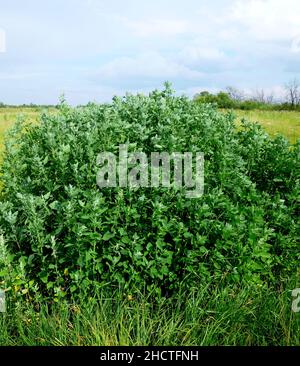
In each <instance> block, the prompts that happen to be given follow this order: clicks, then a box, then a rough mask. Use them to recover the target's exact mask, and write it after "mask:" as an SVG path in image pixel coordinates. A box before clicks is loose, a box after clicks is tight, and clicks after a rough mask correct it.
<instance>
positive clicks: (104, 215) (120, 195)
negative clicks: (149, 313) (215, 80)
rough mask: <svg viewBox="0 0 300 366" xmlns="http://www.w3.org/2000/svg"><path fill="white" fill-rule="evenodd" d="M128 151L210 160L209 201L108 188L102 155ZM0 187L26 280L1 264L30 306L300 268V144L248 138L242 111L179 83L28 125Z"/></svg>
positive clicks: (6, 226) (4, 226) (260, 280)
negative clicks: (46, 299)
mask: <svg viewBox="0 0 300 366" xmlns="http://www.w3.org/2000/svg"><path fill="white" fill-rule="evenodd" d="M124 143H129V144H130V148H131V150H132V151H143V152H145V153H147V155H150V153H151V152H154V151H167V152H169V153H172V152H184V151H191V152H197V151H201V152H203V153H204V156H205V192H204V195H203V196H202V197H200V198H195V199H188V198H186V196H185V194H184V192H182V191H180V190H177V191H176V190H173V189H167V188H140V189H136V190H133V189H127V188H112V189H100V188H99V187H98V186H97V184H96V175H97V171H98V167H97V164H96V157H97V155H98V154H99V153H100V152H103V151H111V152H114V153H116V152H117V149H118V146H119V144H124ZM1 179H2V181H3V184H4V187H3V189H2V192H1V200H0V225H1V230H2V233H1V234H2V237H3V239H2V240H3V241H4V242H5V247H6V248H7V249H8V251H9V253H11V258H10V263H9V266H10V267H11V271H15V272H16V273H15V274H14V276H13V278H12V276H11V275H10V276H9V277H7V271H5V268H7V265H8V264H7V263H4V262H3V261H2V262H1V263H0V266H1V267H0V275H2V277H3V278H4V279H5V280H6V281H7V282H11V283H13V282H14V281H15V278H16V277H17V278H19V279H20V278H22V281H21V282H20V283H19V285H18V287H17V290H16V291H20V292H21V293H22V291H23V293H24V292H25V294H26V296H30V293H33V292H34V291H39V292H41V293H43V294H44V295H46V296H50V297H54V298H55V299H57V298H59V297H61V296H62V297H63V296H66V295H67V294H69V293H71V294H76V293H77V292H78V291H79V290H81V291H82V289H85V290H86V291H92V290H94V289H97V288H101V287H108V288H113V287H119V286H121V287H124V288H127V289H130V288H134V287H135V288H146V289H148V290H149V291H150V290H151V291H157V292H158V293H163V294H170V293H172V292H174V291H176V289H177V286H178V284H179V283H181V284H182V283H185V285H186V286H187V287H190V286H193V287H195V286H197V285H198V284H199V283H200V282H206V281H208V279H209V280H210V281H213V282H215V283H217V282H220V281H223V282H224V283H239V282H247V283H254V284H259V285H262V284H264V283H267V282H269V283H277V282H278V281H280V280H281V279H283V278H286V277H288V276H291V275H292V274H295V272H296V270H297V267H298V265H299V250H298V249H299V248H298V247H297V245H298V244H297V243H299V232H300V230H299V228H300V226H299V144H298V145H296V146H294V147H292V146H290V145H289V143H288V142H287V141H286V140H285V139H283V138H278V139H276V140H274V141H273V140H271V139H270V137H269V136H268V135H267V134H265V133H264V132H263V131H262V130H261V129H259V128H258V127H257V125H245V126H244V128H243V129H242V130H241V131H237V130H236V128H235V124H234V117H233V115H232V114H230V113H228V114H226V115H224V114H221V113H219V112H218V111H217V109H216V108H215V107H214V106H212V105H206V104H198V103H194V102H192V101H190V100H188V99H187V98H186V97H176V96H174V94H173V92H172V90H171V89H170V87H169V86H168V85H166V88H165V89H164V90H163V91H157V90H156V91H153V92H152V93H150V94H149V96H143V95H137V96H132V95H126V96H125V97H124V98H118V97H115V98H114V99H113V101H112V103H111V104H104V105H96V104H91V103H90V104H89V105H88V106H86V107H80V108H71V107H69V106H68V105H66V103H65V102H64V101H62V103H61V105H60V107H59V113H58V114H55V115H53V114H43V115H41V119H40V123H39V124H38V125H36V126H28V125H26V124H24V123H22V122H20V123H18V124H16V126H15V127H14V129H13V130H12V131H11V136H10V138H8V139H7V142H6V152H5V159H4V162H3V165H2V167H1ZM20 263H21V264H22V266H21V268H22V275H20V274H19V272H20V269H19V268H20ZM11 273H12V272H11ZM19 281H20V280H19ZM8 285H9V284H7V286H8ZM37 288H38V290H37ZM26 289H28V290H27V291H26ZM24 290H25V291H24Z"/></svg>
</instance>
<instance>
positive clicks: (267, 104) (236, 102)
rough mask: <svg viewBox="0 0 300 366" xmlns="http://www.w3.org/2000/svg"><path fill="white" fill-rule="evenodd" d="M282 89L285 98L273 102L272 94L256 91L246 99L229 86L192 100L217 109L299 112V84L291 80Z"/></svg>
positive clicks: (200, 94) (206, 92)
mask: <svg viewBox="0 0 300 366" xmlns="http://www.w3.org/2000/svg"><path fill="white" fill-rule="evenodd" d="M284 89H285V96H284V97H283V98H282V99H281V100H275V98H274V95H273V94H272V93H271V94H267V93H266V92H265V91H264V90H263V89H258V90H256V92H255V93H254V94H253V95H252V96H251V97H247V96H246V94H245V93H244V92H243V91H242V90H239V89H237V88H234V87H231V86H230V87H227V88H226V90H225V91H220V92H218V93H216V94H213V93H210V92H208V91H202V92H200V93H198V94H196V95H195V96H194V100H195V101H196V102H199V103H214V104H217V105H218V107H219V108H229V109H243V110H252V109H265V110H296V111H300V82H299V81H298V80H297V79H293V80H291V81H289V82H288V83H286V84H285V86H284Z"/></svg>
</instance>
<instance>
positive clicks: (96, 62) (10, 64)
mask: <svg viewBox="0 0 300 366" xmlns="http://www.w3.org/2000/svg"><path fill="white" fill-rule="evenodd" d="M4 43H5V44H4ZM4 51H5V52H4ZM299 73H300V2H299V1H298V0H285V1H282V0H222V1H221V0H211V1H207V0H206V1H204V0H203V1H201V0H200V1H199V0H185V1H182V0H181V1H179V0H172V1H171V0H151V1H150V0H149V1H147V0H143V1H142V0H123V1H121V0H103V1H101V0H85V1H84V0H81V1H79V0H60V1H58V0H51V1H50V0H49V1H47V0H45V1H37V0H26V1H20V0H19V1H17V0H10V1H4V0H0V85H1V87H0V101H2V102H5V103H11V104H20V103H30V102H33V103H44V104H51V103H57V101H58V99H59V96H60V95H61V94H62V93H65V95H66V98H67V100H68V101H69V102H70V103H71V104H79V103H86V102H88V101H98V102H103V101H109V100H110V99H111V98H112V96H113V95H116V94H117V95H123V94H124V93H125V92H126V91H129V92H133V93H135V92H145V93H146V92H148V91H150V90H152V89H154V88H159V87H161V86H162V84H163V82H164V81H165V80H169V81H171V82H172V84H173V87H174V88H175V89H176V90H177V92H178V93H180V94H182V93H185V94H187V95H189V96H192V95H194V94H195V93H196V92H198V91H201V90H210V91H217V90H220V89H224V88H225V87H226V86H229V85H232V86H235V87H238V88H241V89H243V90H245V92H246V93H249V94H251V93H254V92H255V90H257V89H261V88H264V89H265V90H266V93H271V92H272V93H274V94H275V96H278V97H279V96H281V95H283V93H284V90H283V85H284V83H285V82H287V81H288V80H290V79H292V78H294V77H298V76H299Z"/></svg>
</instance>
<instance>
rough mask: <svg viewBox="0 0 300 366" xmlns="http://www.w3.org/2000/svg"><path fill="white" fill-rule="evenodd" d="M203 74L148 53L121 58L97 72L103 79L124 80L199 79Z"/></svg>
mask: <svg viewBox="0 0 300 366" xmlns="http://www.w3.org/2000/svg"><path fill="white" fill-rule="evenodd" d="M201 76H202V74H201V73H200V72H198V71H195V70H192V69H190V68H188V67H186V66H184V65H182V64H179V63H177V62H175V61H173V60H168V59H167V58H165V57H163V56H162V55H160V54H159V53H157V52H146V53H142V54H140V55H138V56H136V57H120V58H117V59H115V60H113V61H110V62H108V63H107V64H105V65H103V66H102V67H101V68H100V70H98V72H97V77H98V78H99V77H100V78H101V79H122V78H140V77H146V78H153V79H155V78H163V79H164V80H167V79H168V78H184V79H199V78H201Z"/></svg>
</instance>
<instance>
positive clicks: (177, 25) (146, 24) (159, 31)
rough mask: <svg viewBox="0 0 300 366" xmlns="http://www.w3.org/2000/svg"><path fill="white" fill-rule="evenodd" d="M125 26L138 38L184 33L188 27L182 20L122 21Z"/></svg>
mask: <svg viewBox="0 0 300 366" xmlns="http://www.w3.org/2000/svg"><path fill="white" fill-rule="evenodd" d="M124 23H125V25H127V27H128V28H129V29H130V30H131V31H132V32H133V33H134V34H135V35H137V36H139V37H153V36H155V37H156V36H159V37H165V36H176V35H178V34H182V33H185V32H186V31H187V30H188V25H187V23H186V22H185V21H184V20H172V19H146V20H143V21H130V20H124Z"/></svg>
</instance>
